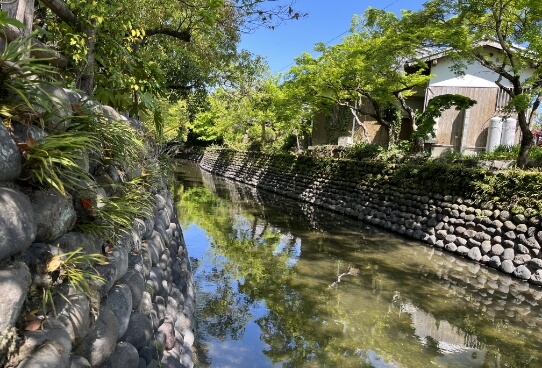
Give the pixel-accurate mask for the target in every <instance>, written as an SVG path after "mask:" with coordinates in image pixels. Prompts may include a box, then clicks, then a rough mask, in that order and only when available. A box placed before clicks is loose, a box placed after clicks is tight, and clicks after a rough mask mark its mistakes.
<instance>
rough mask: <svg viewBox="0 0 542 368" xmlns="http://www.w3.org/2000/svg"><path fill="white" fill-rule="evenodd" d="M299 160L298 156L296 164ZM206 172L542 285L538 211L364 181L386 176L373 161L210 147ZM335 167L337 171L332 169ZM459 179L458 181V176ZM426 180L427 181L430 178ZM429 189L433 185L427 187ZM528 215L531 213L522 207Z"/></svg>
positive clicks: (204, 161) (203, 164)
mask: <svg viewBox="0 0 542 368" xmlns="http://www.w3.org/2000/svg"><path fill="white" fill-rule="evenodd" d="M300 161H302V162H300ZM200 166H201V167H202V168H203V169H204V170H207V171H210V172H213V173H215V174H218V175H221V176H224V177H227V178H230V179H232V180H236V181H240V182H243V183H246V184H250V185H254V186H257V187H259V188H263V189H265V190H269V191H272V192H276V193H280V194H282V195H285V196H287V197H291V198H294V199H296V200H300V201H306V202H309V203H313V204H315V205H318V206H321V207H323V208H326V209H330V210H333V211H337V212H340V213H342V214H345V215H348V216H352V217H354V218H357V219H359V220H362V221H366V222H369V223H371V224H374V225H377V226H380V227H382V228H385V229H387V230H389V231H392V232H395V233H398V234H401V235H404V236H407V237H411V238H414V239H417V240H420V241H422V242H425V243H427V244H428V245H430V246H432V247H435V248H441V249H444V250H446V251H448V252H452V253H456V254H459V255H461V256H464V257H465V258H467V259H470V260H472V261H473V262H480V263H483V264H485V265H487V266H489V267H493V268H495V269H498V270H501V271H502V272H505V273H507V274H510V275H512V276H514V277H516V278H519V279H522V280H526V281H529V282H531V283H533V284H537V285H542V255H541V254H540V242H541V241H542V231H541V230H542V229H541V227H540V220H539V218H538V217H536V216H533V217H526V216H525V215H523V214H516V215H513V214H512V213H511V212H510V211H507V210H501V209H498V208H494V206H493V205H492V204H491V203H487V202H480V201H478V200H475V199H474V198H469V197H466V196H460V195H450V194H447V191H446V190H444V188H448V187H450V183H442V188H443V190H442V192H439V191H437V190H435V187H436V188H438V187H439V185H438V183H437V184H436V185H435V183H431V184H432V185H428V188H429V189H428V190H424V188H423V185H416V186H413V185H405V186H401V185H392V184H389V181H387V182H380V183H379V182H378V181H375V180H364V179H363V178H366V177H367V175H364V176H363V175H359V172H363V171H371V172H372V173H371V174H369V175H371V177H375V176H376V177H378V175H382V176H386V175H389V174H390V169H389V168H386V167H384V166H382V169H381V170H380V171H379V169H378V164H377V165H374V166H373V167H370V168H363V167H362V166H363V164H362V163H357V164H354V165H350V166H349V169H348V170H345V167H348V165H346V166H345V165H338V166H336V170H335V171H333V172H330V171H329V170H326V169H325V166H323V165H320V164H318V163H317V161H315V160H307V159H306V158H303V157H300V158H297V159H296V158H292V157H284V159H281V158H280V156H270V155H264V154H258V153H247V152H233V151H226V150H208V151H206V152H205V154H204V156H203V157H202V158H201V160H200ZM337 168H338V169H337ZM457 180H461V179H460V178H458V179H457ZM428 181H430V180H428ZM429 190H431V191H429ZM526 212H527V213H528V212H529V211H526Z"/></svg>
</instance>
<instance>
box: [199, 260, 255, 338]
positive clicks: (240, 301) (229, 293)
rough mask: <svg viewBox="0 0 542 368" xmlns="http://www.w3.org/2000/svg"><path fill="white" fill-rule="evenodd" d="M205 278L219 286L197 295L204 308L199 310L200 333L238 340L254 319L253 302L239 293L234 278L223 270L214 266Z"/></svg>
mask: <svg viewBox="0 0 542 368" xmlns="http://www.w3.org/2000/svg"><path fill="white" fill-rule="evenodd" d="M205 279H206V281H207V282H211V283H213V284H215V285H216V286H215V288H213V289H212V290H203V291H201V292H199V293H198V298H200V299H201V300H200V301H199V304H200V305H201V306H202V308H200V309H198V314H199V316H198V317H199V318H198V319H199V323H198V331H199V333H201V334H203V335H204V336H205V337H215V338H217V339H219V340H226V339H231V340H238V339H239V338H241V337H242V335H243V333H244V331H245V325H246V324H247V322H248V321H249V320H250V319H251V318H252V316H251V315H250V313H249V310H250V308H251V307H252V305H251V304H252V303H251V301H250V300H248V299H247V298H246V297H245V296H244V295H243V294H240V293H238V292H237V290H236V289H235V288H234V287H233V286H232V285H233V283H234V281H233V280H232V278H231V276H229V274H228V273H227V272H225V271H224V270H223V269H218V268H216V267H214V268H213V269H212V270H211V272H207V273H206V275H205Z"/></svg>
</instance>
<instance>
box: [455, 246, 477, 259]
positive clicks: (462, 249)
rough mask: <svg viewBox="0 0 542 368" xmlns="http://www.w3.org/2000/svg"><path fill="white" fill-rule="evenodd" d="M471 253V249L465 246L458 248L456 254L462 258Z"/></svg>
mask: <svg viewBox="0 0 542 368" xmlns="http://www.w3.org/2000/svg"><path fill="white" fill-rule="evenodd" d="M476 249H477V248H476ZM469 251H470V249H469V248H467V247H465V246H463V245H461V246H459V247H457V249H456V252H457V253H459V254H461V255H462V256H466V255H467V254H468V253H469Z"/></svg>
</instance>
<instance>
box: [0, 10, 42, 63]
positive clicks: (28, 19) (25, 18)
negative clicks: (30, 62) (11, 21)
mask: <svg viewBox="0 0 542 368" xmlns="http://www.w3.org/2000/svg"><path fill="white" fill-rule="evenodd" d="M2 10H4V11H5V12H6V13H8V16H10V17H11V18H15V19H17V20H18V21H19V22H21V23H23V24H24V29H21V30H18V31H19V32H20V34H19V37H27V36H28V35H29V34H30V33H32V23H33V21H34V0H18V1H15V2H13V3H8V4H2ZM6 38H7V37H6ZM10 41H11V40H10ZM5 45H6V44H5V41H3V40H2V41H1V42H0V51H4V49H5ZM28 56H29V55H26V57H28Z"/></svg>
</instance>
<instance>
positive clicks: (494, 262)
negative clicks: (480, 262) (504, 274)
mask: <svg viewBox="0 0 542 368" xmlns="http://www.w3.org/2000/svg"><path fill="white" fill-rule="evenodd" d="M487 265H488V266H489V267H493V268H497V269H500V268H501V258H500V257H499V256H493V257H491V258H490V259H489V262H487Z"/></svg>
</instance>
